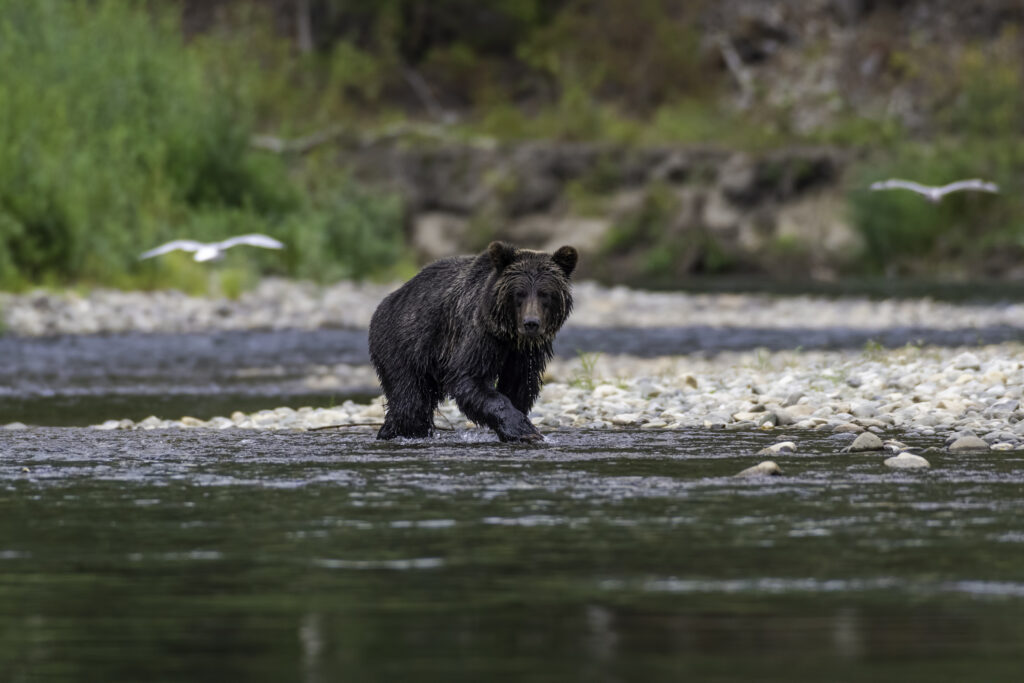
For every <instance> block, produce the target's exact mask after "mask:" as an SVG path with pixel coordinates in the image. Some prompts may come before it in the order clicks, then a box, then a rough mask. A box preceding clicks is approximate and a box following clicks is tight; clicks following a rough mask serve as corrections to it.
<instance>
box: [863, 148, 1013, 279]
mask: <svg viewBox="0 0 1024 683" xmlns="http://www.w3.org/2000/svg"><path fill="white" fill-rule="evenodd" d="M1022 171H1024V146H1022V145H1020V144H1019V143H1013V142H995V143H987V142H984V141H979V140H972V139H963V138H961V139H956V140H950V141H947V142H942V143H927V144H919V143H908V144H904V145H902V146H900V147H897V148H895V149H894V150H893V151H892V152H891V153H890V154H889V155H887V156H886V158H884V159H881V160H875V161H870V162H866V163H863V164H861V166H860V167H859V168H857V169H856V170H855V171H854V173H853V174H852V185H851V189H850V190H849V193H848V204H849V208H850V216H851V219H852V222H853V225H854V227H855V228H856V229H857V230H858V231H859V232H860V234H861V236H862V238H863V242H864V246H865V252H864V255H863V259H862V260H863V264H864V267H865V270H867V271H869V272H870V271H874V272H880V271H882V270H884V269H885V268H886V267H887V266H890V265H893V264H910V265H913V266H914V267H915V269H918V270H920V269H924V270H928V269H929V267H930V266H940V267H941V266H942V263H943V262H944V261H946V260H948V259H952V258H960V257H967V258H973V257H981V256H984V252H985V250H987V249H989V248H992V247H996V248H998V245H1004V246H1005V245H1006V244H1012V243H1014V242H1016V241H1018V239H1019V238H1017V237H1015V235H1020V234H1024V233H1022V232H1021V228H1022V227H1024V225H1022V219H1024V203H1022V201H1021V199H1020V193H1019V190H1020V188H1021V183H1020V181H1019V180H1017V178H1019V177H1020V174H1021V172H1022ZM893 177H896V178H904V179H909V180H915V181H917V182H920V183H924V184H929V185H943V184H945V183H948V182H952V181H954V180H960V179H963V178H975V177H981V178H985V179H989V180H993V181H995V182H997V183H999V184H1000V185H1001V187H1002V190H1003V191H1002V193H1001V194H999V195H990V194H987V193H978V192H960V193H954V194H950V195H947V196H946V197H945V198H944V199H943V200H942V201H941V202H940V203H937V204H933V203H931V202H929V201H927V200H925V198H924V197H921V196H920V195H917V194H916V193H912V192H908V191H904V190H888V191H878V192H873V191H871V190H869V189H868V186H869V185H870V184H871V183H872V182H874V181H876V180H884V179H887V178H893ZM929 264H930V265H929Z"/></svg>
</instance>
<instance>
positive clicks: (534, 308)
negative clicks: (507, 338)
mask: <svg viewBox="0 0 1024 683" xmlns="http://www.w3.org/2000/svg"><path fill="white" fill-rule="evenodd" d="M542 313H543V311H542V310H541V305H540V301H538V300H537V296H536V294H534V295H533V296H531V297H529V298H528V299H527V300H526V301H525V302H524V303H523V307H522V310H521V312H520V318H519V334H522V335H524V336H526V337H539V336H540V335H541V333H542V332H543V329H542V328H543V326H542V325H541V314H542Z"/></svg>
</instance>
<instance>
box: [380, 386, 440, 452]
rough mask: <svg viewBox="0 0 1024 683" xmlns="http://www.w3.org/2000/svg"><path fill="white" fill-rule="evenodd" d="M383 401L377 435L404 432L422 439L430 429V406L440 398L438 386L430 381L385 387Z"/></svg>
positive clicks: (386, 435)
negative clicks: (399, 386) (382, 422)
mask: <svg viewBox="0 0 1024 683" xmlns="http://www.w3.org/2000/svg"><path fill="white" fill-rule="evenodd" d="M384 396H385V398H386V400H387V405H386V407H385V412H384V425H383V426H382V427H381V428H380V431H379V432H377V438H378V439H394V438H395V437H399V436H404V437H408V438H414V439H422V438H426V437H428V436H430V435H431V434H433V433H434V410H435V409H436V408H437V404H438V403H439V402H440V401H441V392H440V390H439V389H438V388H437V387H436V386H435V385H434V384H433V383H431V382H423V383H418V384H417V385H415V386H412V387H402V388H396V387H385V388H384Z"/></svg>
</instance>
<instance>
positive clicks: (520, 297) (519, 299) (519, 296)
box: [515, 290, 526, 304]
mask: <svg viewBox="0 0 1024 683" xmlns="http://www.w3.org/2000/svg"><path fill="white" fill-rule="evenodd" d="M515 297H516V303H520V304H521V303H523V302H524V301H526V292H524V291H522V290H520V291H518V292H516V294H515Z"/></svg>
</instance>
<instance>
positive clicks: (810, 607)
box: [0, 428, 1024, 681]
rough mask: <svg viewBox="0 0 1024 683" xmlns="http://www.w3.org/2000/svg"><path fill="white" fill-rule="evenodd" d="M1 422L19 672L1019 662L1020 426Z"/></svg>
mask: <svg viewBox="0 0 1024 683" xmlns="http://www.w3.org/2000/svg"><path fill="white" fill-rule="evenodd" d="M797 436H798V441H799V443H800V452H799V453H798V454H795V455H790V456H785V457H780V458H777V460H778V461H779V462H780V464H781V465H782V467H783V468H784V471H785V474H784V476H781V477H775V478H768V479H762V480H759V481H755V480H745V479H735V478H732V477H731V476H730V475H732V474H734V473H735V472H737V471H738V470H740V469H741V468H743V467H746V466H748V465H751V464H754V463H756V462H757V461H758V460H760V459H761V458H758V457H756V456H754V455H753V454H754V453H755V452H756V451H757V449H759V448H761V447H763V446H765V445H767V444H769V443H771V442H772V441H773V440H775V439H776V438H777V435H772V434H763V433H733V432H729V433H726V432H712V431H692V432H688V431H684V432H671V433H666V432H661V433H649V432H632V431H600V432H587V431H565V432H556V433H553V434H549V436H548V442H547V443H546V444H545V445H543V446H541V447H512V446H508V445H504V444H499V443H497V442H495V441H494V440H493V438H492V437H490V436H489V435H487V434H485V433H483V432H477V431H475V430H474V431H470V432H463V433H460V434H452V433H447V434H445V435H443V436H441V437H439V438H437V439H432V440H429V441H419V442H407V443H390V444H380V443H376V442H375V441H373V440H372V439H371V438H370V436H369V435H366V434H339V433H325V432H315V433H302V434H296V433H258V432H242V431H227V432H211V431H149V432H145V431H140V432H96V431H92V430H86V429H80V428H37V429H30V430H25V431H13V432H0V605H2V607H0V671H2V672H4V673H3V676H0V677H2V678H3V679H4V680H11V681H34V680H79V681H82V680H89V681H256V680H260V681H264V680H265V681H293V680H295V681H339V680H349V681H395V680H415V681H419V680H431V681H433V680H438V681H483V680H530V681H567V680H570V681H649V680H775V681H840V680H843V681H883V680H892V681H896V680H901V681H907V680H914V681H918V680H929V681H934V680H951V681H952V680H956V681H975V680H977V681H982V680H984V681H992V680H1015V681H1016V680H1020V672H1021V671H1022V670H1024V669H1022V667H1024V528H1022V525H1021V521H1020V520H1021V518H1022V515H1024V491H1022V487H1021V483H1022V477H1021V475H1020V472H1021V470H1022V467H1024V459H1022V456H1021V455H1019V454H1012V453H1011V454H1006V453H1002V454H984V455H957V456H952V455H941V454H938V455H932V456H930V457H931V459H932V463H933V469H931V470H930V471H927V472H923V473H901V472H896V471H892V470H888V469H887V468H886V467H884V466H883V465H882V462H881V461H882V457H883V456H880V455H878V454H859V455H839V454H837V450H838V446H839V445H840V443H839V442H838V440H837V439H836V438H835V437H825V436H822V435H818V434H808V433H801V434H799V435H797Z"/></svg>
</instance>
